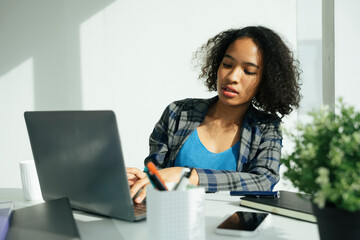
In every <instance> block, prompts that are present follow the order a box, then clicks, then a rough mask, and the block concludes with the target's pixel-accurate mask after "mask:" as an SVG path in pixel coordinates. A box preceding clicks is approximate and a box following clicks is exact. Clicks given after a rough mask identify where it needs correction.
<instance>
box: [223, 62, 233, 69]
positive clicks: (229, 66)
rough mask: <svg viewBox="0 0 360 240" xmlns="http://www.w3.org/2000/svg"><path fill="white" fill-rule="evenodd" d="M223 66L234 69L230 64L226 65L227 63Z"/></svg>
mask: <svg viewBox="0 0 360 240" xmlns="http://www.w3.org/2000/svg"><path fill="white" fill-rule="evenodd" d="M223 66H224V67H225V68H231V67H232V66H231V65H230V64H226V63H223Z"/></svg>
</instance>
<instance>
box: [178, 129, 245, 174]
mask: <svg viewBox="0 0 360 240" xmlns="http://www.w3.org/2000/svg"><path fill="white" fill-rule="evenodd" d="M239 147H240V141H238V142H237V143H236V144H235V145H234V146H232V147H231V148H229V149H228V150H226V151H224V152H220V153H213V152H210V151H209V150H207V148H206V147H205V146H204V145H203V144H202V143H201V141H200V139H199V135H198V132H197V130H195V131H194V132H193V133H192V134H191V135H190V136H189V138H188V139H187V140H186V141H185V143H184V144H183V146H182V147H181V149H180V151H179V152H178V154H177V156H176V159H175V166H176V167H194V168H203V169H214V170H231V171H236V166H237V162H238V159H239Z"/></svg>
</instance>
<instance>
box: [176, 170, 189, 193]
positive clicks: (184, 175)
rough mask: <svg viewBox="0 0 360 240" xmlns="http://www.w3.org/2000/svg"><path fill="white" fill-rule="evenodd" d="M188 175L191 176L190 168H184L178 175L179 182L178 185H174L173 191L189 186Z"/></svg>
mask: <svg viewBox="0 0 360 240" xmlns="http://www.w3.org/2000/svg"><path fill="white" fill-rule="evenodd" d="M190 175H191V170H190V168H187V167H184V168H183V169H182V171H181V173H180V180H179V182H178V184H176V186H175V188H174V190H184V189H185V188H186V186H187V185H188V184H189V177H190Z"/></svg>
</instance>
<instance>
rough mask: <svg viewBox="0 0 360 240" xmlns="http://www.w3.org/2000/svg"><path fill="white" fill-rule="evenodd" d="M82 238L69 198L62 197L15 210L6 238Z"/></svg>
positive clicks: (36, 239)
mask: <svg viewBox="0 0 360 240" xmlns="http://www.w3.org/2000/svg"><path fill="white" fill-rule="evenodd" d="M13 239H14V240H18V239H29V240H32V239H33V240H48V239H51V240H65V239H73V240H75V239H80V235H79V232H78V229H77V226H76V223H75V220H74V217H73V215H72V211H71V207H70V204H69V200H68V199H67V198H61V199H56V200H51V201H48V202H45V203H41V204H38V205H34V206H30V207H25V208H21V209H17V210H15V211H14V212H13V215H12V218H11V221H10V227H9V231H8V234H7V236H6V240H13Z"/></svg>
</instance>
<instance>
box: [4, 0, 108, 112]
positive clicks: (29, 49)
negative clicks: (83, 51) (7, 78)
mask: <svg viewBox="0 0 360 240" xmlns="http://www.w3.org/2000/svg"><path fill="white" fill-rule="evenodd" d="M113 1H114V0H77V1H66V0H63V1H58V0H50V1H49V0H32V1H28V0H16V1H12V0H1V1H0V33H1V38H0V53H1V54H0V77H1V76H3V75H5V74H6V73H8V72H10V71H11V70H12V69H14V68H16V67H17V66H18V65H20V64H21V63H23V62H24V61H26V60H27V59H29V58H32V59H33V68H34V69H33V74H34V75H33V79H34V80H33V81H34V82H33V84H34V86H33V89H34V95H33V96H34V99H33V101H34V108H35V110H47V109H81V108H82V91H81V66H80V60H81V59H80V33H79V28H80V24H81V23H82V22H84V21H85V20H87V19H88V18H90V17H91V16H93V15H94V14H96V13H97V12H99V11H100V10H102V9H104V8H105V7H107V6H108V5H109V4H110V3H112V2H113ZM2 85H4V84H2ZM9 92H10V91H9ZM9 94H10V93H9Z"/></svg>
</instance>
